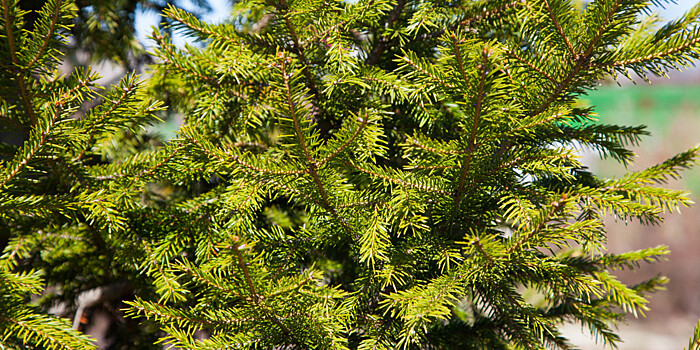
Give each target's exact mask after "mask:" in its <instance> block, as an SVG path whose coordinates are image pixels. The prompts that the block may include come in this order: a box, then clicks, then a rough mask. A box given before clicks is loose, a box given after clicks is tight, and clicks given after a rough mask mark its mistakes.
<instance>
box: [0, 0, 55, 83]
mask: <svg viewBox="0 0 700 350" xmlns="http://www.w3.org/2000/svg"><path fill="white" fill-rule="evenodd" d="M5 1H7V0H5ZM63 1H64V0H57V2H56V9H55V10H54V13H53V16H51V23H50V25H49V30H48V33H44V40H42V42H41V47H40V48H39V52H37V53H35V56H34V59H33V60H32V61H31V62H29V64H28V65H26V66H25V68H24V71H27V72H28V71H31V69H32V67H33V66H34V65H35V64H36V63H37V62H38V61H39V58H41V56H42V55H43V54H44V52H45V51H46V50H47V49H48V47H49V40H50V39H51V37H52V36H53V31H54V30H55V27H56V24H57V23H58V19H59V15H60V11H61V6H62V5H63Z"/></svg>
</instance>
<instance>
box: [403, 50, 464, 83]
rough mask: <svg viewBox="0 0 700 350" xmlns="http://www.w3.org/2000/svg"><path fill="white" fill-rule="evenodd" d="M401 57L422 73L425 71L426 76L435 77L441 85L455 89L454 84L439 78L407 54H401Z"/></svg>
mask: <svg viewBox="0 0 700 350" xmlns="http://www.w3.org/2000/svg"><path fill="white" fill-rule="evenodd" d="M400 58H401V59H402V60H403V61H404V62H406V63H408V64H410V65H411V66H412V67H413V68H415V69H416V70H418V71H420V72H421V73H423V74H425V75H426V76H428V77H430V78H431V79H433V80H434V81H436V82H438V83H439V84H440V85H442V86H444V87H446V88H448V89H453V88H454V86H452V85H450V84H447V83H446V82H445V81H444V80H442V79H440V78H438V77H437V76H435V75H434V74H432V73H430V72H428V71H427V70H425V69H424V68H423V67H421V66H420V65H418V64H416V63H415V62H413V61H412V60H410V59H409V58H408V57H406V56H401V57H400Z"/></svg>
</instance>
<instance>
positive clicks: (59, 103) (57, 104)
mask: <svg viewBox="0 0 700 350" xmlns="http://www.w3.org/2000/svg"><path fill="white" fill-rule="evenodd" d="M3 1H5V0H3ZM88 84H89V82H88V81H86V80H83V79H80V81H79V83H78V85H77V86H75V87H74V88H72V89H70V90H68V91H66V92H64V93H63V94H62V95H61V96H60V97H59V98H58V100H56V101H54V102H53V103H52V105H53V107H54V108H57V110H55V111H54V113H53V115H52V116H51V117H50V118H49V120H48V123H47V125H45V128H46V129H45V130H42V131H39V130H38V129H34V130H33V131H34V132H35V133H36V134H39V140H37V142H32V147H31V149H30V150H29V151H28V153H26V154H23V155H22V156H23V158H22V160H21V161H20V162H19V164H17V165H16V166H14V167H12V169H10V170H9V172H7V175H5V178H4V179H2V180H1V181H0V189H2V188H3V187H5V186H6V185H7V184H8V183H9V182H10V181H12V179H14V178H15V176H17V175H18V174H19V173H20V172H21V171H22V169H24V168H25V167H26V166H27V165H28V164H29V162H30V161H31V160H32V158H34V156H35V155H36V154H37V153H38V152H39V151H40V150H41V148H42V147H44V145H45V144H46V143H47V142H48V141H49V139H50V138H49V135H50V134H51V131H52V130H53V127H54V124H55V123H56V121H57V120H58V119H59V118H60V117H61V113H62V110H63V105H64V103H66V101H67V100H69V99H70V98H72V97H73V94H74V93H76V92H77V91H78V90H80V89H81V88H83V87H86V86H88ZM35 124H37V123H35ZM32 135H33V134H32ZM31 137H32V136H30V138H31Z"/></svg>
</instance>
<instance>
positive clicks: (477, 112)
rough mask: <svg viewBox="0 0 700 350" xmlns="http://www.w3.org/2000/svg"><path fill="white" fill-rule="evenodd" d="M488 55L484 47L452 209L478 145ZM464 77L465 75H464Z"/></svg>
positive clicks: (457, 206)
mask: <svg viewBox="0 0 700 350" xmlns="http://www.w3.org/2000/svg"><path fill="white" fill-rule="evenodd" d="M489 55H490V52H489V49H486V48H484V49H483V51H482V53H481V67H477V68H478V69H479V87H478V88H477V96H476V102H475V103H476V106H474V121H473V123H472V130H471V133H470V134H469V139H468V141H467V147H468V152H467V153H466V154H465V155H464V159H463V160H462V166H461V171H460V174H459V182H458V184H457V190H456V191H455V194H454V209H453V211H456V210H457V208H459V204H460V202H461V201H462V195H464V182H465V181H466V178H467V173H468V172H469V167H470V165H471V161H472V157H473V156H474V152H476V150H477V147H478V145H477V144H476V143H475V141H476V131H477V129H478V128H479V122H480V118H481V104H482V102H483V98H484V84H485V83H486V76H487V74H488V73H487V69H488V68H487V67H486V65H487V64H488V57H489ZM465 78H466V76H465Z"/></svg>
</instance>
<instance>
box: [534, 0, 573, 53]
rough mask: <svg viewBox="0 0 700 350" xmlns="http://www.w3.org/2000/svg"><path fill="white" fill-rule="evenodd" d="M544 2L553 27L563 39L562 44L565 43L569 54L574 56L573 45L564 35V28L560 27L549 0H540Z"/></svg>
mask: <svg viewBox="0 0 700 350" xmlns="http://www.w3.org/2000/svg"><path fill="white" fill-rule="evenodd" d="M542 2H544V6H545V7H546V8H547V14H548V15H549V18H550V19H551V20H552V23H553V24H554V27H555V28H557V33H559V36H561V38H562V40H564V44H566V48H567V49H569V54H571V57H572V58H573V57H576V52H574V47H573V46H571V43H570V42H569V38H568V37H567V36H566V33H564V29H563V28H562V27H561V24H560V23H559V20H558V19H557V16H556V14H554V12H553V11H552V7H551V6H549V1H547V0H542Z"/></svg>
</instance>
